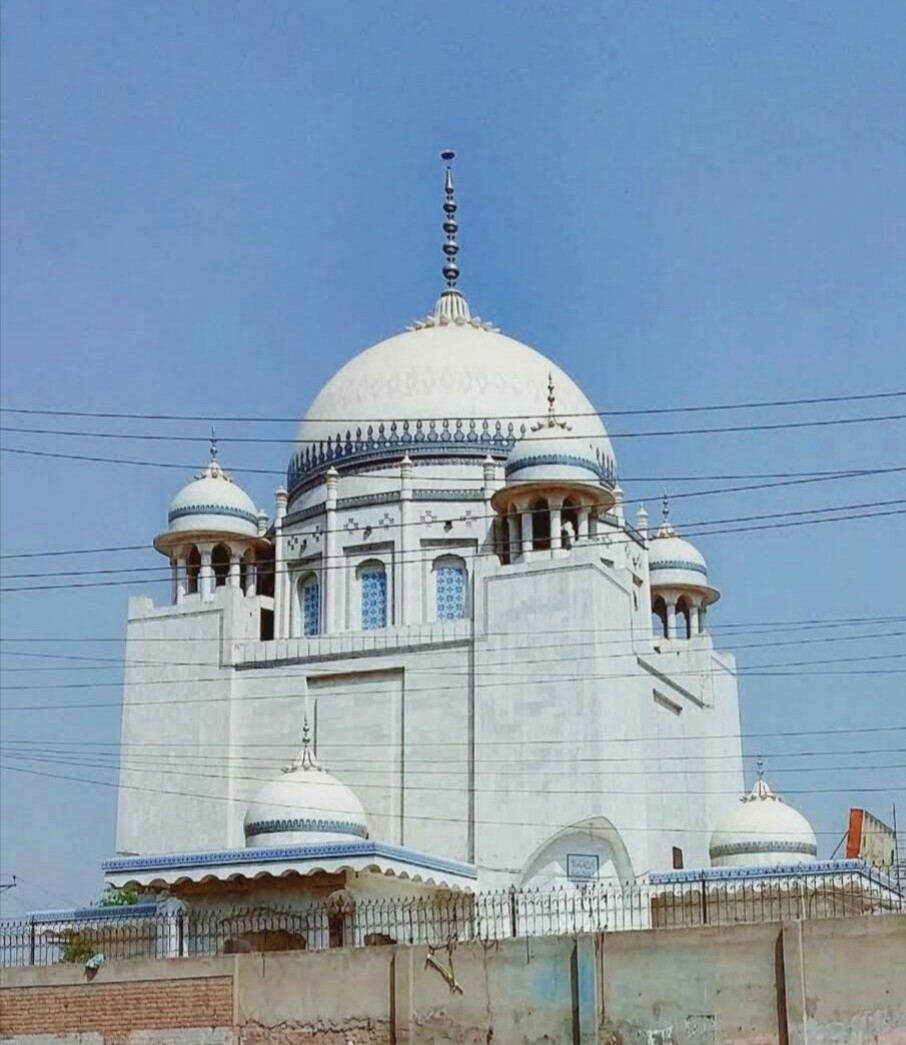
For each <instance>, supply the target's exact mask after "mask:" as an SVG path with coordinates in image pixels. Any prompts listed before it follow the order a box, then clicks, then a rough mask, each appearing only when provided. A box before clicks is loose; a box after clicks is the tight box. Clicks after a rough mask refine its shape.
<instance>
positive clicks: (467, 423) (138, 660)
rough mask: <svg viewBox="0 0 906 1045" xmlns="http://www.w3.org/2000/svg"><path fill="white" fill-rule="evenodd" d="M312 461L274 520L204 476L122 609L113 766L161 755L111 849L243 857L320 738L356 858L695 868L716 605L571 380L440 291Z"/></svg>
mask: <svg viewBox="0 0 906 1045" xmlns="http://www.w3.org/2000/svg"><path fill="white" fill-rule="evenodd" d="M298 438H299V444H298V449H297V452H296V453H295V454H294V455H293V459H292V461H291V463H290V467H289V471H288V476H287V485H286V487H285V488H281V489H280V490H278V491H277V494H276V506H275V511H274V514H273V517H272V518H271V519H268V518H266V516H265V515H264V514H263V513H261V512H259V511H257V510H256V509H255V508H254V506H253V504H252V502H251V501H250V499H249V498H248V497H247V496H246V495H245V494H243V493H242V491H241V489H240V488H239V486H238V484H236V483H234V482H233V481H232V480H230V479H229V477H228V476H227V475H226V474H225V473H224V472H223V470H222V469H221V468H220V466H219V464H218V463H217V462H216V460H213V459H212V464H211V465H209V467H208V469H207V470H206V471H205V472H204V473H202V476H201V477H200V478H199V479H196V481H195V483H194V484H190V487H187V488H186V490H188V491H189V494H186V490H183V491H180V494H178V495H177V498H176V499H175V500H174V504H173V505H172V506H171V512H170V518H169V520H168V527H167V529H166V530H165V531H164V532H163V533H162V534H161V535H160V536H159V537H158V538H157V539H156V542H155V544H156V547H157V548H158V549H159V550H160V551H161V552H162V553H163V554H165V555H167V557H168V559H169V560H170V562H171V563H172V566H173V574H174V577H173V590H172V597H171V598H170V599H167V600H165V604H163V605H159V604H155V603H153V602H152V601H151V600H150V599H147V598H134V599H132V600H131V601H130V604H129V621H128V632H127V648H126V656H127V668H126V677H125V691H124V701H123V727H122V740H123V744H124V750H125V751H127V752H128V751H130V750H133V749H132V748H131V747H130V745H133V744H139V745H147V744H154V745H158V746H156V747H154V748H151V749H149V748H147V747H144V746H143V747H140V748H135V749H134V750H136V751H143V752H147V751H148V750H153V751H154V752H156V753H157V754H158V755H159V757H157V758H156V759H147V760H145V761H143V763H142V765H141V767H140V770H139V767H138V766H136V765H135V763H134V762H130V761H129V760H124V764H123V769H122V771H121V782H122V783H123V784H124V785H126V786H125V787H123V788H122V789H121V791H120V798H119V812H118V825H117V850H118V851H119V852H120V853H126V854H147V853H174V852H187V851H188V852H197V851H201V850H223V849H232V848H239V847H242V846H243V844H244V839H243V817H244V815H245V812H246V808H247V805H248V803H249V801H250V800H251V799H252V797H253V795H254V794H255V792H256V791H257V790H258V789H259V788H260V787H261V784H262V782H263V781H264V780H266V779H268V778H270V777H272V776H273V775H274V774H275V773H277V772H278V770H279V767H280V766H281V765H283V764H285V763H286V762H287V761H289V760H290V759H291V758H292V757H293V755H294V754H295V752H296V750H297V748H298V740H299V734H300V730H301V726H302V720H303V715H304V714H305V713H306V712H307V713H308V715H309V717H310V719H311V724H312V730H313V743H314V747H315V749H316V751H317V755H318V758H319V759H320V760H321V761H322V762H323V763H324V764H326V765H327V766H329V768H330V770H331V772H332V773H334V774H335V775H336V776H337V777H338V778H339V779H341V780H342V781H343V782H344V784H346V785H348V786H349V787H351V788H352V789H353V790H354V791H355V793H356V794H357V795H358V796H359V798H360V800H361V803H362V805H363V807H364V810H365V812H366V814H367V819H368V832H369V836H370V837H371V838H372V839H377V840H380V841H381V842H383V843H387V844H392V845H398V846H404V847H411V848H413V849H414V850H418V851H420V852H422V853H428V854H432V855H433V856H436V857H438V858H446V859H450V860H455V861H461V862H464V863H466V864H469V865H473V866H474V867H475V869H476V871H477V884H478V887H479V888H485V887H497V886H503V885H509V884H513V883H515V884H520V885H539V886H540V885H549V884H555V885H559V884H566V883H567V882H569V881H587V880H588V879H589V878H595V877H597V878H601V879H605V878H606V879H613V878H620V879H623V880H628V879H631V878H635V877H638V876H640V875H643V874H645V873H647V872H649V871H652V870H666V869H669V868H671V867H672V866H674V860H675V859H676V854H675V852H674V850H675V849H677V850H681V851H682V855H683V862H684V863H685V866H687V867H690V866H699V867H700V866H705V865H706V863H707V858H708V841H709V835H710V832H711V830H712V829H713V827H714V826H715V824H716V823H718V822H719V820H720V819H721V816H722V814H723V813H724V811H725V810H726V809H727V807H728V806H729V805H730V804H732V802H733V797H732V796H733V795H734V794H738V793H739V792H741V791H742V789H743V772H742V757H741V750H740V741H739V735H738V734H739V707H738V696H737V685H736V676H735V667H734V661H733V658H732V656H730V655H728V654H725V653H721V652H719V651H718V650H717V649H715V647H714V643H713V641H712V638H711V636H710V635H709V633H708V631H707V628H706V627H705V615H704V609H705V608H706V607H707V606H708V605H709V604H711V603H713V602H714V601H715V599H716V598H717V591H716V589H715V588H713V587H712V586H711V585H710V583H709V581H708V578H707V570H706V567H705V564H704V559H703V558H702V557H701V555H700V553H698V552H697V551H696V550H695V549H694V548H692V546H691V545H689V543H688V542H687V541H682V540H681V538H680V537H679V536H678V535H677V534H676V533H675V531H673V529H672V527H669V525H668V526H667V529H666V530H665V529H664V528H662V529H661V530H658V531H657V532H652V533H651V534H649V533H648V532H647V521H646V518H645V517H644V515H643V516H642V517H641V518H640V519H639V520H637V521H636V526H635V527H634V526H632V525H630V524H629V522H628V521H627V520H626V518H625V517H624V506H623V492H622V490H621V489H620V487H619V485H618V483H617V478H616V477H617V466H616V461H615V458H614V453H613V449H612V447H611V445H610V441H609V439H608V437H607V433H606V430H605V428H604V425H603V423H602V420H601V418H600V417H599V416H598V415H597V414H596V413H595V412H594V407H593V406H592V404H591V403H590V402H589V401H588V399H587V398H586V397H585V396H584V395H583V393H582V392H581V390H580V389H579V388H578V387H577V386H576V385H575V383H574V382H573V381H572V380H571V379H570V378H569V377H568V375H567V374H566V373H564V371H563V370H561V369H560V368H559V367H557V366H556V365H555V364H554V363H553V362H551V360H549V359H547V358H546V357H544V356H543V355H541V354H540V353H538V352H536V351H535V350H533V349H531V348H529V347H527V346H526V345H523V344H521V343H520V342H518V341H515V340H513V339H511V338H508V337H505V336H504V335H502V334H501V333H500V332H499V331H497V330H496V328H494V327H492V326H491V325H490V324H488V323H486V322H484V321H483V320H479V319H477V318H473V317H472V316H471V314H470V311H469V306H468V304H467V303H466V301H465V298H464V297H462V295H461V294H460V293H459V292H458V291H457V290H455V289H448V290H447V291H445V292H444V294H443V295H442V296H441V298H440V300H439V301H438V303H437V306H436V308H435V311H434V313H433V315H431V316H430V317H428V318H427V319H426V320H424V321H422V322H421V323H417V324H415V325H414V326H413V327H411V328H410V329H409V330H407V331H406V332H404V333H402V334H400V335H398V336H396V337H393V338H390V339H389V340H387V341H383V342H381V343H380V344H378V345H376V346H374V347H373V348H371V349H368V350H367V351H365V352H363V353H361V354H360V355H358V356H356V357H355V358H354V359H353V360H352V361H350V362H349V363H347V364H346V366H344V367H343V368H342V369H341V370H340V371H339V372H338V373H337V374H336V375H335V376H334V377H333V378H332V379H331V380H330V381H329V382H328V383H327V385H326V386H325V387H324V389H323V390H322V391H321V392H320V394H319V395H318V396H317V397H316V399H315V400H314V402H313V404H312V405H311V407H310V408H309V410H308V412H307V414H306V416H305V420H304V421H303V423H302V425H301V428H300V431H299V437H298ZM199 484H200V485H199ZM193 487H194V492H193ZM196 502H197V503H196ZM659 541H663V542H665V545H664V549H665V552H664V554H661V555H658V554H657V549H658V542H659ZM666 542H669V547H668V545H667V543H666ZM690 549H691V550H690ZM678 555H679V556H681V559H677V556H678ZM650 564H651V565H652V566H653V567H654V569H653V572H652V571H650V569H649V566H650ZM653 608H654V609H655V610H656V611H657V614H658V616H655V617H653V616H652V609H653ZM668 617H669V621H668ZM652 621H654V624H652ZM668 624H669V628H668ZM665 633H666V634H665Z"/></svg>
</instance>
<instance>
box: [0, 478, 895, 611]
mask: <svg viewBox="0 0 906 1045" xmlns="http://www.w3.org/2000/svg"><path fill="white" fill-rule="evenodd" d="M903 504H906V498H898V499H893V500H886V501H873V502H864V503H862V504H847V505H836V506H829V507H825V508H805V509H799V510H797V511H790V512H770V513H764V514H761V515H750V516H736V517H731V518H727V519H718V520H713V521H711V520H709V521H703V522H696V523H688V524H686V526H684V527H683V534H684V535H686V536H693V537H711V536H722V535H725V534H730V533H748V532H751V531H754V530H774V529H785V528H789V527H794V526H806V525H817V524H819V523H849V522H854V521H858V520H862V519H876V518H885V517H889V516H892V515H903V514H906V508H900V509H896V510H890V511H864V512H863V511H857V510H856V509H861V508H874V507H883V506H886V505H903ZM547 510H548V509H546V508H537V509H532V511H533V512H542V511H547ZM841 512H848V513H850V514H848V515H846V516H845V517H842V518H841V517H839V513H841ZM819 513H822V514H824V515H825V516H826V517H825V518H818V519H797V521H792V522H790V521H786V522H776V521H775V522H771V523H767V524H764V525H756V526H735V525H734V526H727V524H733V523H737V522H747V521H748V520H759V519H773V520H777V519H781V520H785V519H789V518H791V517H799V516H803V515H818V514H819ZM829 513H836V514H835V515H833V516H830V515H829ZM481 518H482V516H465V515H463V516H457V517H455V518H453V519H447V520H441V519H437V520H432V525H433V524H434V523H435V522H436V523H446V522H450V523H452V522H465V523H468V522H470V521H473V522H474V521H480V520H481ZM484 518H487V516H484ZM403 525H422V526H424V525H425V524H424V523H423V522H421V521H419V522H418V523H416V522H412V523H409V524H405V523H397V522H394V523H388V524H387V525H386V526H385V527H383V528H384V529H390V528H391V527H392V529H393V530H394V531H395V530H396V529H398V528H399V527H401V526H403ZM721 526H723V527H724V529H719V528H718V527H721ZM705 527H707V529H703V528H705ZM376 528H377V529H380V528H382V527H381V526H380V524H377V525H376V526H365V527H355V529H356V530H359V529H361V530H363V531H364V530H367V529H370V530H372V531H373V530H374V529H376ZM697 528H698V529H697ZM712 528H713V529H712ZM293 536H297V537H314V536H315V534H314V533H313V532H308V533H298V534H294V535H293ZM459 539H460V540H461V541H462V545H463V546H461V547H459V548H457V549H456V553H457V554H459V555H460V557H461V558H466V559H477V558H488V557H496V558H499V557H500V552H499V551H498V550H497V549H496V548H489V549H487V550H480V549H479V550H472V549H471V548H469V547H468V545H469V544H471V543H473V542H475V541H476V538H469V537H465V536H462V535H460V537H459ZM632 543H636V544H637V543H638V541H637V540H636V539H635V538H634V537H631V536H626V537H622V536H621V537H617V538H613V537H610V536H609V535H608V534H605V535H603V536H602V535H598V536H597V537H595V538H592V539H590V540H589V541H588V542H587V543H586V545H585V546H586V547H593V546H597V547H599V548H601V549H602V550H604V549H608V548H612V547H614V546H616V545H619V544H632ZM375 554H376V555H377V556H378V557H380V549H378V550H377V551H376V552H375ZM436 557H437V549H427V550H418V549H417V550H415V551H413V552H411V553H403V552H399V553H397V555H396V556H395V560H396V561H400V562H401V561H404V560H405V561H408V562H415V563H419V562H421V563H423V562H429V561H433V560H434V559H435V558H436ZM331 560H339V562H338V563H336V564H334V563H332V561H331ZM303 567H304V563H303V564H297V563H295V562H294V563H293V564H289V563H288V564H287V565H285V566H277V565H274V566H272V567H269V569H268V574H270V575H275V576H276V575H278V574H280V573H283V572H286V573H290V574H291V573H293V572H294V571H297V570H298V569H301V568H303ZM310 568H311V569H316V570H317V571H318V572H320V571H322V570H328V569H347V568H348V559H347V556H346V554H345V553H338V554H336V555H332V556H327V555H323V554H321V555H318V556H317V559H316V560H315V561H313V562H312V564H311V566H310ZM121 573H129V574H131V575H133V576H132V577H131V578H130V579H127V580H121V581H90V582H87V583H82V582H76V583H70V584H60V585H30V586H29V585H14V586H12V587H10V586H7V587H3V588H0V592H21V591H48V590H52V591H56V590H61V589H77V588H85V587H89V588H98V587H114V586H118V585H123V584H134V583H137V582H141V583H152V584H153V583H172V574H171V572H170V567H169V566H164V565H161V566H135V567H108V568H100V569H91V570H83V571H76V570H73V571H62V570H57V571H43V572H31V573H22V574H6V575H4V579H5V580H12V579H17V580H25V579H32V578H34V579H48V578H50V579H53V578H55V577H66V576H86V575H90V576H98V575H112V574H121ZM136 574H145V575H147V574H155V576H144V577H136V576H134V575H136Z"/></svg>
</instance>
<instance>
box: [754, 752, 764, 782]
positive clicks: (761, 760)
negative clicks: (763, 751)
mask: <svg viewBox="0 0 906 1045" xmlns="http://www.w3.org/2000/svg"><path fill="white" fill-rule="evenodd" d="M755 765H756V766H757V768H758V779H759V780H764V758H763V757H762V756H761V755H759V756H758V758H757V759H756V761H755Z"/></svg>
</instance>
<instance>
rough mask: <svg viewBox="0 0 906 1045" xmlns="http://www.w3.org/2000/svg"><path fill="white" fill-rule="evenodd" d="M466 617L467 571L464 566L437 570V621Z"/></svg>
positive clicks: (443, 567)
mask: <svg viewBox="0 0 906 1045" xmlns="http://www.w3.org/2000/svg"><path fill="white" fill-rule="evenodd" d="M465 615H466V571H465V570H464V569H463V567H462V566H439V567H438V568H437V619H438V620H461V619H462V618H463V617H464V616H465Z"/></svg>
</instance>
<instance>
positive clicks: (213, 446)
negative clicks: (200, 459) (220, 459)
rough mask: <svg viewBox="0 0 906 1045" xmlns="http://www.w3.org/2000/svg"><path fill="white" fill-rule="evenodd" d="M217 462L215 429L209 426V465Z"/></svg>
mask: <svg viewBox="0 0 906 1045" xmlns="http://www.w3.org/2000/svg"><path fill="white" fill-rule="evenodd" d="M216 460H217V429H216V428H215V427H214V426H213V425H211V464H213V463H214V462H215V461H216Z"/></svg>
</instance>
